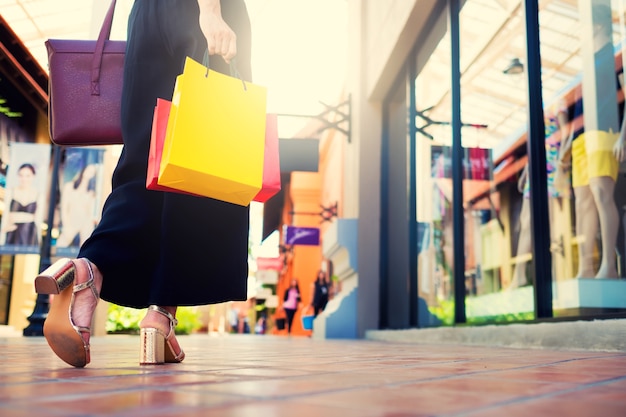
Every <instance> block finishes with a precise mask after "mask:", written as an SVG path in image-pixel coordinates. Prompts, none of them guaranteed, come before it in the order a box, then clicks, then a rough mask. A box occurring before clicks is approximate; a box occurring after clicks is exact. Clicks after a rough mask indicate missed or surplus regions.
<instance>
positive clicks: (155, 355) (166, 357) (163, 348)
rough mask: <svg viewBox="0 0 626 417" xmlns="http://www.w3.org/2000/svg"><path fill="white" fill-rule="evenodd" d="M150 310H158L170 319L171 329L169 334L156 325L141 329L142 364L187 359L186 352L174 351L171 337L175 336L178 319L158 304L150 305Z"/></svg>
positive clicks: (140, 361) (140, 356)
mask: <svg viewBox="0 0 626 417" xmlns="http://www.w3.org/2000/svg"><path fill="white" fill-rule="evenodd" d="M148 310H150V311H156V312H157V313H159V314H162V315H164V316H165V317H167V318H168V319H169V321H170V331H169V332H168V333H167V335H166V334H165V333H164V332H163V331H162V330H160V329H157V328H155V327H145V328H142V329H141V330H140V336H141V352H140V355H139V364H140V365H160V364H163V363H177V362H182V361H183V359H185V352H183V350H182V349H181V350H180V352H179V353H178V354H176V352H174V347H173V346H172V344H171V343H170V339H171V338H172V337H173V336H174V328H175V327H176V325H177V324H178V320H176V318H175V317H174V316H172V314H171V313H170V312H169V311H167V310H165V309H164V308H161V307H159V306H156V305H151V306H150V307H148Z"/></svg>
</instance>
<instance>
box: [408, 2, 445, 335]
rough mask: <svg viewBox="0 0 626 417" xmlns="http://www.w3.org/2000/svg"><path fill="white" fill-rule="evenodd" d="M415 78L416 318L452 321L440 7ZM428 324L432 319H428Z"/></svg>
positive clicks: (443, 66)
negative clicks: (417, 302) (417, 298)
mask: <svg viewBox="0 0 626 417" xmlns="http://www.w3.org/2000/svg"><path fill="white" fill-rule="evenodd" d="M416 58H417V62H416V69H417V78H416V80H415V89H414V90H415V107H416V109H415V111H416V117H415V127H416V149H415V151H416V176H417V180H416V184H417V192H416V200H417V201H416V203H417V204H416V207H417V213H416V214H417V227H418V232H417V245H418V261H417V268H418V274H417V276H418V285H417V289H418V297H419V305H418V307H419V306H426V308H427V310H428V311H425V309H422V308H418V314H419V317H422V318H423V317H433V316H434V317H436V321H437V323H436V324H438V325H451V324H454V285H453V284H454V269H453V265H454V258H453V242H454V240H453V231H454V229H453V224H452V179H451V178H452V173H451V171H452V170H451V166H452V165H451V159H450V158H451V152H450V145H451V135H450V132H451V131H450V122H451V114H450V105H451V104H450V103H451V102H450V62H451V61H450V36H449V30H448V28H447V24H446V12H445V11H444V12H442V13H441V14H440V16H439V19H438V20H437V23H436V25H435V29H434V30H433V31H432V32H431V35H430V37H429V39H428V40H427V41H426V42H424V44H423V45H422V47H421V49H420V50H419V51H418V53H417V57H416ZM429 324H430V325H432V324H433V323H432V320H431V321H430V323H429Z"/></svg>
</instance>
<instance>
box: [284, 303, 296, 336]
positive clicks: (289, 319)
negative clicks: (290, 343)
mask: <svg viewBox="0 0 626 417" xmlns="http://www.w3.org/2000/svg"><path fill="white" fill-rule="evenodd" d="M285 314H286V315H287V333H291V325H292V324H293V317H294V316H295V314H296V310H292V309H290V308H286V309H285Z"/></svg>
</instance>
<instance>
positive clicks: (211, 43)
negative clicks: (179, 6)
mask: <svg viewBox="0 0 626 417" xmlns="http://www.w3.org/2000/svg"><path fill="white" fill-rule="evenodd" d="M198 4H199V6H200V29H202V33H204V36H205V37H206V41H207V47H208V50H209V54H210V55H221V56H222V57H223V58H224V60H225V61H226V62H230V60H231V59H233V58H234V57H235V55H237V35H236V34H235V32H233V30H232V29H231V28H230V26H228V24H227V23H226V22H225V21H224V19H223V18H222V10H221V7H220V1H219V0H198Z"/></svg>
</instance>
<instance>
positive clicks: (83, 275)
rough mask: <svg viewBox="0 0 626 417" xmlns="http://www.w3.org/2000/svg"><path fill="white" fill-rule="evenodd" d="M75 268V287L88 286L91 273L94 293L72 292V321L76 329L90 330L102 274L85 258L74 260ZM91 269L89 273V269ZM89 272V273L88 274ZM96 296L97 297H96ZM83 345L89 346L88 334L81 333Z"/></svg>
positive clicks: (89, 334)
mask: <svg viewBox="0 0 626 417" xmlns="http://www.w3.org/2000/svg"><path fill="white" fill-rule="evenodd" d="M74 266H75V267H76V277H75V281H74V285H75V286H79V285H81V284H84V285H88V282H89V280H90V279H91V273H93V286H94V289H95V291H96V293H94V292H93V291H80V290H79V291H77V292H74V306H73V308H72V320H73V321H74V324H75V325H76V327H84V328H87V329H91V322H92V320H93V316H94V312H95V311H96V307H97V306H98V301H100V296H99V294H100V289H101V288H102V273H100V270H99V269H98V267H97V266H96V265H95V264H93V263H92V262H90V261H89V260H88V259H87V258H79V259H75V260H74ZM89 267H91V271H90V268H89ZM90 272H91V273H90ZM96 294H97V295H96ZM81 335H82V337H83V340H84V341H85V345H86V346H89V338H90V336H91V333H90V332H81Z"/></svg>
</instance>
